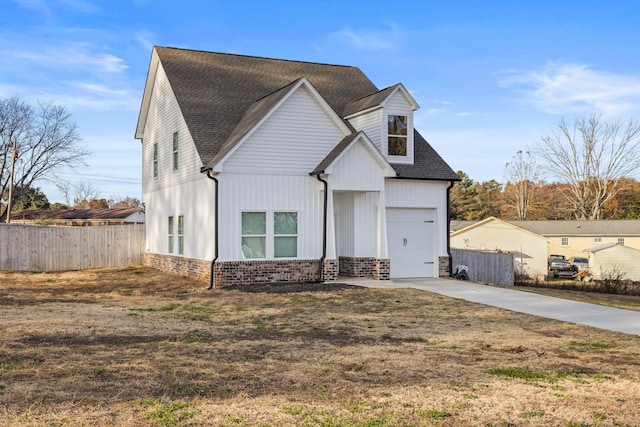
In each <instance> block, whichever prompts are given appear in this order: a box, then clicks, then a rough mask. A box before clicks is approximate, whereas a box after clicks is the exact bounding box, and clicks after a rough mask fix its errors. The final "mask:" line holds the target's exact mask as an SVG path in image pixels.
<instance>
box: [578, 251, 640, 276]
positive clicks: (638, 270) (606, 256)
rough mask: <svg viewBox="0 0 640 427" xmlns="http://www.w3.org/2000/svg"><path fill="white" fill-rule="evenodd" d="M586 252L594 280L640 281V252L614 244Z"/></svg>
mask: <svg viewBox="0 0 640 427" xmlns="http://www.w3.org/2000/svg"><path fill="white" fill-rule="evenodd" d="M585 252H587V253H588V254H589V271H590V272H591V274H592V275H593V276H594V278H596V279H627V280H635V281H639V280H640V250H638V249H634V248H630V247H628V246H624V245H623V244H621V243H616V242H612V243H605V244H603V245H598V246H594V247H592V248H588V249H586V250H585Z"/></svg>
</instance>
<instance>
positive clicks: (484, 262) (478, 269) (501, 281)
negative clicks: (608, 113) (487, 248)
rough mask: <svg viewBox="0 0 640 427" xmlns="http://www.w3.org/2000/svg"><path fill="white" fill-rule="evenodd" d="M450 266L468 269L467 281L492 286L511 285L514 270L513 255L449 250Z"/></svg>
mask: <svg viewBox="0 0 640 427" xmlns="http://www.w3.org/2000/svg"><path fill="white" fill-rule="evenodd" d="M451 257H452V266H451V268H452V269H453V270H454V271H455V268H456V265H466V266H467V267H469V280H472V281H474V282H484V283H491V284H494V285H513V281H514V278H515V270H514V263H513V254H510V253H504V252H484V251H471V250H467V249H453V248H452V249H451Z"/></svg>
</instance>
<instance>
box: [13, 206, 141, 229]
mask: <svg viewBox="0 0 640 427" xmlns="http://www.w3.org/2000/svg"><path fill="white" fill-rule="evenodd" d="M11 222H12V223H14V224H38V225H70V226H96V225H123V224H142V223H144V213H143V212H142V210H141V209H140V208H118V209H107V208H103V209H74V208H71V209H59V210H48V209H35V210H25V211H16V212H12V213H11Z"/></svg>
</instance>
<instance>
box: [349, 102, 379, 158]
mask: <svg viewBox="0 0 640 427" xmlns="http://www.w3.org/2000/svg"><path fill="white" fill-rule="evenodd" d="M349 123H351V126H353V127H354V128H355V130H357V131H363V132H364V133H365V134H367V136H368V137H369V139H370V140H371V142H372V143H373V145H375V146H376V148H377V149H378V151H380V152H381V153H382V152H383V151H382V133H383V132H382V128H383V126H386V122H385V121H384V119H383V117H382V108H379V109H377V110H373V111H370V112H368V113H365V114H361V115H359V116H355V117H352V118H350V119H349Z"/></svg>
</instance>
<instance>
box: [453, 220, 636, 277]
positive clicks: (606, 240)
mask: <svg viewBox="0 0 640 427" xmlns="http://www.w3.org/2000/svg"><path fill="white" fill-rule="evenodd" d="M494 220H496V219H495V218H489V219H486V220H483V221H451V227H450V229H451V246H452V247H455V248H461V249H464V248H465V247H468V248H469V249H476V250H478V249H479V250H495V249H501V250H505V251H507V250H508V251H514V252H516V251H517V248H518V246H519V245H522V247H523V248H525V247H529V246H528V245H529V244H528V243H526V242H527V241H528V239H529V238H530V235H528V234H524V233H522V231H526V232H528V233H530V234H533V235H536V236H539V237H541V238H543V239H544V240H545V241H546V242H547V243H546V250H545V251H544V252H542V251H541V250H540V249H539V247H537V246H536V249H535V250H534V249H533V248H534V247H533V246H530V248H531V249H527V250H526V251H523V252H526V253H527V254H535V256H534V258H535V260H531V261H530V263H531V264H535V265H536V266H538V267H539V266H541V265H543V264H544V265H545V267H544V268H545V271H546V260H547V257H548V256H549V255H550V254H559V255H564V256H565V257H566V258H570V257H584V256H585V252H586V251H587V250H588V249H590V248H593V247H594V245H596V246H601V245H616V244H620V245H622V246H627V247H629V248H633V249H639V250H640V221H638V220H601V221H501V222H502V223H505V224H509V225H511V226H512V227H515V228H516V229H519V230H521V232H520V233H516V234H509V235H508V236H509V238H508V239H507V238H506V235H505V234H504V233H503V232H497V230H496V229H495V221H494ZM496 221H500V220H496ZM470 232H471V233H472V234H473V236H474V239H473V240H472V239H470V238H469V237H468V233H470ZM478 235H481V236H482V240H478V239H477V238H476V237H475V236H478ZM465 239H467V240H468V242H469V243H465ZM465 245H466V246H465ZM514 247H515V249H513V248H514ZM507 248H509V249H507ZM590 259H591V258H590ZM591 267H592V266H591V265H590V268H591ZM633 268H635V267H632V266H628V269H630V270H631V269H633Z"/></svg>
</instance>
